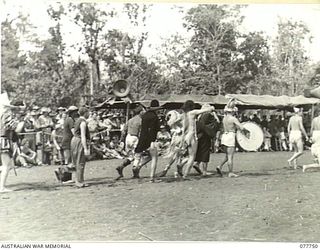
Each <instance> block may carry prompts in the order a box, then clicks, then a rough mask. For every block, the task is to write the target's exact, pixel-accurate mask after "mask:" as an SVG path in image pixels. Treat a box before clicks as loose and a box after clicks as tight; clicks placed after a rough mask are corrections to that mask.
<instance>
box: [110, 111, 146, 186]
mask: <svg viewBox="0 0 320 250" xmlns="http://www.w3.org/2000/svg"><path fill="white" fill-rule="evenodd" d="M143 112H144V110H143V108H142V107H141V106H138V107H137V108H136V109H135V110H134V116H133V117H132V118H131V119H129V121H128V123H127V124H126V125H125V127H124V129H123V134H125V133H126V134H127V135H126V151H127V154H128V157H127V159H125V160H124V161H123V162H122V163H121V165H120V166H118V167H117V168H116V170H117V172H118V174H119V176H118V177H117V180H119V179H121V178H122V177H123V169H124V168H125V167H126V166H128V165H130V164H131V162H133V160H134V153H135V149H136V147H137V145H138V142H139V135H140V130H141V121H142V120H141V116H142V114H143Z"/></svg>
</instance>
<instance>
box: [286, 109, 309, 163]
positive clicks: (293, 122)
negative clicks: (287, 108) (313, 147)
mask: <svg viewBox="0 0 320 250" xmlns="http://www.w3.org/2000/svg"><path fill="white" fill-rule="evenodd" d="M294 113H295V114H294V115H293V116H292V117H290V119H289V124H288V134H289V142H290V143H291V144H292V146H293V149H294V151H295V152H294V154H293V156H292V157H291V158H290V159H289V160H288V164H289V166H290V167H292V163H293V167H294V169H297V159H298V158H299V157H300V156H301V155H302V154H303V140H302V134H303V135H304V136H305V138H306V140H308V136H307V133H306V131H305V129H304V126H303V123H302V115H303V110H302V109H300V108H294Z"/></svg>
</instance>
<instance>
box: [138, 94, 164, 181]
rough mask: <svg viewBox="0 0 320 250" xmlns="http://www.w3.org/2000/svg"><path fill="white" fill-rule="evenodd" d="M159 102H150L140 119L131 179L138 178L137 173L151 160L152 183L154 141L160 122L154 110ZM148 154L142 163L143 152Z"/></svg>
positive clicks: (155, 150) (155, 154) (156, 152)
mask: <svg viewBox="0 0 320 250" xmlns="http://www.w3.org/2000/svg"><path fill="white" fill-rule="evenodd" d="M159 106H160V105H159V101H158V100H152V101H151V103H150V107H149V108H148V110H147V111H146V112H145V113H144V114H143V115H142V117H141V130H140V135H139V141H138V144H137V147H136V149H135V157H134V162H133V169H132V172H133V178H139V172H140V169H141V167H142V166H144V165H145V164H146V163H147V162H149V161H150V160H151V174H150V177H151V182H154V178H155V172H156V168H157V161H158V150H157V146H156V143H155V142H156V139H157V134H158V131H159V130H160V121H159V118H158V116H157V113H156V110H158V109H159ZM146 151H147V152H148V153H147V154H148V156H147V159H144V162H142V157H143V154H144V152H146Z"/></svg>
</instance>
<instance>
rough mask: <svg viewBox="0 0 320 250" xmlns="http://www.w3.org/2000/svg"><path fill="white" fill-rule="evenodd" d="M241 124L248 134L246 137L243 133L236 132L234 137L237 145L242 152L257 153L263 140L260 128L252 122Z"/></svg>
mask: <svg viewBox="0 0 320 250" xmlns="http://www.w3.org/2000/svg"><path fill="white" fill-rule="evenodd" d="M241 124H242V126H243V127H244V128H245V129H247V130H248V131H249V132H250V133H249V134H248V135H247V136H246V135H245V134H244V133H243V132H241V131H240V130H238V131H237V135H236V138H237V142H238V144H239V145H240V147H241V148H242V149H243V150H246V151H257V150H258V149H259V148H260V147H261V145H262V143H263V140H264V135H263V131H262V129H261V127H260V126H259V125H258V124H256V123H254V122H244V123H241Z"/></svg>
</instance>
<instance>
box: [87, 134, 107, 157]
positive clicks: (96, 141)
mask: <svg viewBox="0 0 320 250" xmlns="http://www.w3.org/2000/svg"><path fill="white" fill-rule="evenodd" d="M108 158H109V157H108V155H107V154H105V145H104V144H103V143H102V141H101V138H100V137H99V136H94V137H92V142H91V156H90V160H102V159H108Z"/></svg>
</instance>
